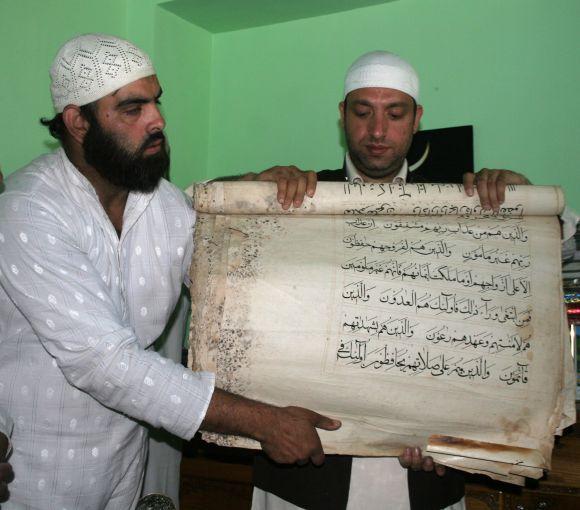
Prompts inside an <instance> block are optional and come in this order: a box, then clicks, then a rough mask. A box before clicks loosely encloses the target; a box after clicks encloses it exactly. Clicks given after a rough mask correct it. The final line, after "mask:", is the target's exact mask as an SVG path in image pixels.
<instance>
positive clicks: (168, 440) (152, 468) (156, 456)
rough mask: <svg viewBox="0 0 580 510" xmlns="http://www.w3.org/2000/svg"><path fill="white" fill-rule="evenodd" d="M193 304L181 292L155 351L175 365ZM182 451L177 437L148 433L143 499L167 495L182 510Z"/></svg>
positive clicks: (164, 432)
mask: <svg viewBox="0 0 580 510" xmlns="http://www.w3.org/2000/svg"><path fill="white" fill-rule="evenodd" d="M190 304H191V301H190V300H189V295H188V293H187V292H182V293H181V298H180V299H179V302H178V303H177V306H176V307H175V311H174V312H173V315H172V317H171V320H170V321H169V324H168V325H167V328H166V330H165V331H164V332H163V335H161V337H160V338H159V339H158V340H157V341H156V342H155V350H156V351H157V352H158V353H159V354H161V356H163V357H165V358H169V359H171V360H173V361H175V362H176V363H181V353H182V349H183V341H184V339H185V336H186V326H187V318H188V317H189V312H190V309H191V308H190ZM181 449H182V441H181V439H179V438H178V437H176V436H173V435H171V434H170V433H169V432H167V431H165V430H163V429H153V428H150V429H149V454H148V455H147V463H146V465H145V478H144V480H143V491H142V493H141V494H142V495H143V496H147V495H148V494H164V495H165V496H169V497H170V498H171V500H172V501H173V503H174V504H175V507H176V508H179V481H180V467H181Z"/></svg>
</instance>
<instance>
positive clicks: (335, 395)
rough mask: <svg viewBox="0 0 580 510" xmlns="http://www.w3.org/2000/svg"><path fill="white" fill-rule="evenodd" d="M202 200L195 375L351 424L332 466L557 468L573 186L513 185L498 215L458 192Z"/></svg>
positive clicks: (207, 189) (226, 186) (262, 193)
mask: <svg viewBox="0 0 580 510" xmlns="http://www.w3.org/2000/svg"><path fill="white" fill-rule="evenodd" d="M194 202H195V208H196V210H197V211H198V224H197V227H196V233H195V254H194V258H193V263H192V269H191V278H192V281H193V285H192V288H191V292H192V321H191V331H190V346H191V349H190V366H191V367H192V368H194V369H196V370H197V369H203V370H211V371H215V372H216V374H217V385H218V386H219V387H221V388H224V389H227V390H230V391H233V392H236V393H240V394H242V395H244V396H247V397H250V398H254V399H258V400H261V401H265V402H269V403H272V404H276V405H300V406H303V407H308V408H311V409H314V410H316V411H318V412H320V413H323V414H326V415H328V416H332V417H335V418H338V419H340V420H342V423H343V425H342V428H341V429H340V430H339V431H337V432H325V431H321V432H320V435H321V439H322V441H323V445H324V449H325V451H326V452H327V453H340V454H350V455H362V456H390V455H399V454H400V453H401V451H402V448H404V447H405V446H420V447H422V448H423V451H424V452H426V453H428V454H430V455H432V456H433V457H434V459H435V460H436V461H437V462H440V463H442V464H445V465H449V466H453V467H458V468H460V469H463V470H466V471H470V472H479V473H485V474H488V475H490V476H492V477H494V478H497V479H501V480H505V481H510V482H512V483H522V481H523V477H525V476H531V477H535V478H538V477H539V476H541V474H542V470H543V469H549V467H550V457H551V451H552V446H553V437H554V434H555V433H557V431H558V430H559V429H560V428H561V427H562V426H566V425H568V424H569V423H571V420H572V418H571V417H572V416H573V415H574V412H573V404H574V403H573V398H570V396H571V395H572V394H573V392H571V391H568V392H567V391H566V378H567V377H568V376H569V375H570V371H569V370H566V369H565V367H567V366H568V365H567V364H568V363H569V362H570V352H569V347H568V344H567V343H566V327H565V323H564V319H563V317H564V315H563V299H562V291H561V272H560V267H561V263H560V227H559V223H558V219H557V217H556V215H557V214H558V213H559V212H561V210H562V209H563V195H562V192H561V190H560V189H559V188H554V187H536V186H521V187H510V188H509V189H508V190H507V199H506V202H505V204H504V205H503V206H502V208H501V210H500V212H499V214H495V215H491V214H488V213H486V212H484V211H482V210H481V207H480V206H479V200H478V198H477V197H471V198H470V197H467V196H465V193H464V191H463V187H462V186H459V185H450V184H449V185H439V184H417V185H389V184H380V185H379V184H374V185H372V184H371V185H357V184H348V183H344V184H343V183H319V184H318V188H317V191H316V194H315V197H314V198H313V199H306V201H305V203H304V205H303V206H302V207H301V208H299V209H298V210H291V211H289V212H286V211H282V209H281V208H280V206H279V205H278V203H277V202H276V187H275V185H274V184H273V183H248V182H225V183H210V184H203V185H198V186H196V188H195V191H194ZM205 438H206V439H207V440H210V441H215V442H218V443H220V444H222V445H230V446H243V447H253V448H255V447H258V446H259V445H257V443H254V442H252V441H250V440H247V439H244V438H237V437H231V436H229V437H225V436H220V435H215V434H206V435H205Z"/></svg>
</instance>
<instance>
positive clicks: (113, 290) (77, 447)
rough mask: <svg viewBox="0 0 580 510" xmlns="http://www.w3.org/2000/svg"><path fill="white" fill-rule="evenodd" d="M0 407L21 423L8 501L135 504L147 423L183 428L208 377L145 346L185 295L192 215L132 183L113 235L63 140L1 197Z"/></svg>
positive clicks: (174, 199) (178, 431) (162, 193)
mask: <svg viewBox="0 0 580 510" xmlns="http://www.w3.org/2000/svg"><path fill="white" fill-rule="evenodd" d="M0 218H1V219H2V220H1V222H0V285H1V288H0V310H2V313H1V314H0V345H1V347H0V408H4V409H5V410H6V411H7V412H8V413H9V415H10V416H11V417H12V419H13V420H14V424H15V426H14V432H13V434H12V444H13V448H14V452H13V454H12V457H11V459H10V461H11V463H12V465H13V466H14V471H15V474H16V478H15V480H14V482H13V483H12V484H11V485H10V490H11V494H12V496H11V499H10V503H9V504H6V505H3V506H2V508H3V509H9V508H34V509H42V510H50V509H58V510H64V509H68V510H72V509H74V510H79V509H90V510H97V509H103V508H107V509H123V510H126V509H129V508H131V505H132V504H133V502H134V499H135V497H136V496H137V495H138V494H137V492H136V491H138V490H139V488H140V487H139V485H140V483H141V479H142V471H143V461H144V458H145V455H146V439H147V434H146V432H145V429H144V427H143V426H142V425H140V424H139V423H138V422H137V421H136V420H142V421H144V422H147V423H149V424H151V425H153V426H154V427H163V428H165V429H166V430H168V431H169V432H171V433H173V434H175V435H177V436H179V437H181V438H184V439H189V438H191V437H192V436H193V434H194V433H195V431H196V430H197V429H198V427H199V425H200V423H201V421H202V420H203V417H204V416H205V412H206V410H207V406H208V405H209V401H210V399H211V395H212V392H213V385H214V376H213V374H210V373H203V372H202V373H192V372H191V371H190V370H188V369H186V368H184V367H182V366H181V365H180V364H178V363H174V362H172V361H170V360H167V359H165V358H163V357H161V356H160V355H159V354H157V353H155V352H154V351H153V350H152V349H148V348H149V347H151V345H152V343H153V342H154V341H155V339H156V338H157V337H158V336H159V335H160V334H161V332H162V331H163V329H164V327H165V324H166V322H167V320H168V319H169V317H170V315H171V313H172V311H173V309H174V307H175V304H176V302H177V299H178V297H179V294H180V290H181V286H182V283H183V282H184V279H185V278H186V277H187V270H188V266H189V262H190V258H191V254H192V250H193V246H192V231H193V225H194V223H195V215H194V212H193V211H192V209H191V204H190V203H189V202H188V200H187V198H186V197H185V196H184V194H183V193H182V192H181V191H180V190H178V189H177V188H176V187H174V186H173V185H171V184H169V183H168V182H166V181H162V182H161V183H160V185H159V187H158V188H157V190H156V191H154V192H153V193H149V194H143V193H130V194H129V197H128V200H127V205H126V207H125V213H124V219H123V231H122V234H121V238H120V239H119V238H118V236H117V234H116V232H115V230H114V228H113V226H112V224H111V222H110V220H109V218H108V217H107V215H106V213H105V211H104V210H103V208H102V206H101V204H100V202H99V200H98V197H97V195H96V193H95V191H94V189H93V187H92V186H91V185H90V183H89V182H88V181H87V180H86V179H85V178H84V177H83V176H82V174H80V173H79V172H78V171H77V170H76V168H75V167H74V166H73V165H72V164H71V163H70V162H69V161H68V159H67V158H66V155H65V153H64V151H62V150H61V149H60V150H57V151H56V152H55V153H53V154H51V155H45V156H42V157H40V158H39V159H37V160H35V161H33V162H32V163H31V164H30V165H28V166H27V167H25V168H24V169H22V170H20V171H18V172H16V173H15V174H13V175H11V176H10V177H9V178H8V179H7V182H6V191H5V192H4V193H3V194H1V195H0Z"/></svg>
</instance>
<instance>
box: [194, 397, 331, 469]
mask: <svg viewBox="0 0 580 510" xmlns="http://www.w3.org/2000/svg"><path fill="white" fill-rule="evenodd" d="M340 426H341V423H340V422H339V421H337V420H332V419H330V418H327V417H326V416H322V415H320V414H318V413H315V412H314V411H310V410H308V409H304V408H302V407H276V406H271V405H268V404H264V403H262V402H256V401H255V400H250V399H247V398H244V397H241V396H239V395H235V394H233V393H229V392H227V391H224V390H220V389H217V388H216V389H215V391H214V394H213V396H212V399H211V402H210V404H209V407H208V410H207V413H206V415H205V418H204V420H203V423H202V425H201V428H202V429H203V430H205V431H209V432H220V433H224V434H234V435H239V436H243V437H249V438H251V439H255V440H256V441H259V442H260V444H261V445H262V449H263V450H264V452H266V454H267V455H268V456H269V457H270V458H271V459H272V460H274V461H275V462H280V463H284V464H292V463H294V462H301V463H304V462H308V460H311V461H312V463H313V464H316V465H319V464H322V463H323V462H324V451H323V450H322V445H321V443H320V438H319V437H318V433H317V432H316V429H317V428H319V429H324V430H337V429H339V428H340Z"/></svg>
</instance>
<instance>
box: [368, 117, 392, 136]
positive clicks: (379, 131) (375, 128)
mask: <svg viewBox="0 0 580 510" xmlns="http://www.w3.org/2000/svg"><path fill="white" fill-rule="evenodd" d="M387 127H388V121H387V119H385V117H383V116H382V115H374V116H373V117H372V118H371V120H370V126H369V133H370V135H371V136H372V137H373V138H376V139H380V138H383V137H384V136H385V133H386V131H387Z"/></svg>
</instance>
